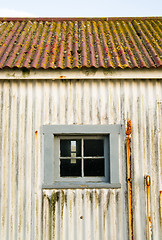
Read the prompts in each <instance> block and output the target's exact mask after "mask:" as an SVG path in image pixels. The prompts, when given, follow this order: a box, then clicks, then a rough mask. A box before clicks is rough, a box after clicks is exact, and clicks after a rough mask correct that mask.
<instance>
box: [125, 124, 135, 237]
mask: <svg viewBox="0 0 162 240" xmlns="http://www.w3.org/2000/svg"><path fill="white" fill-rule="evenodd" d="M125 133H126V135H127V137H126V151H127V184H128V208H129V239H130V240H133V208H132V177H131V146H130V143H131V121H130V120H128V121H127V127H126V131H125Z"/></svg>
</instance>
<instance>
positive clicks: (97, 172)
mask: <svg viewBox="0 0 162 240" xmlns="http://www.w3.org/2000/svg"><path fill="white" fill-rule="evenodd" d="M104 169H105V166H104V159H103V158H100V159H84V176H86V177H89V176H95V177H97V176H104V175H105V174H104V173H105V171H104Z"/></svg>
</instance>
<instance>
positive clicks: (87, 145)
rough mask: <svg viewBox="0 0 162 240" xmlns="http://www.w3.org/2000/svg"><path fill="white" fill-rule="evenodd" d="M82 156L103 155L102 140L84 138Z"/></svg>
mask: <svg viewBox="0 0 162 240" xmlns="http://www.w3.org/2000/svg"><path fill="white" fill-rule="evenodd" d="M84 156H85V157H93V156H95V157H97V156H100V157H101V156H104V140H103V139H96V140H84Z"/></svg>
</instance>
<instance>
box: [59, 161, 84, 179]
mask: <svg viewBox="0 0 162 240" xmlns="http://www.w3.org/2000/svg"><path fill="white" fill-rule="evenodd" d="M60 176H61V177H71V176H73V177H80V176H81V159H61V160H60Z"/></svg>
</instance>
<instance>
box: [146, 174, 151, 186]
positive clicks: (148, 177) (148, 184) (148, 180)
mask: <svg viewBox="0 0 162 240" xmlns="http://www.w3.org/2000/svg"><path fill="white" fill-rule="evenodd" d="M150 184H151V178H150V176H149V175H147V176H146V185H147V186H150Z"/></svg>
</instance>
